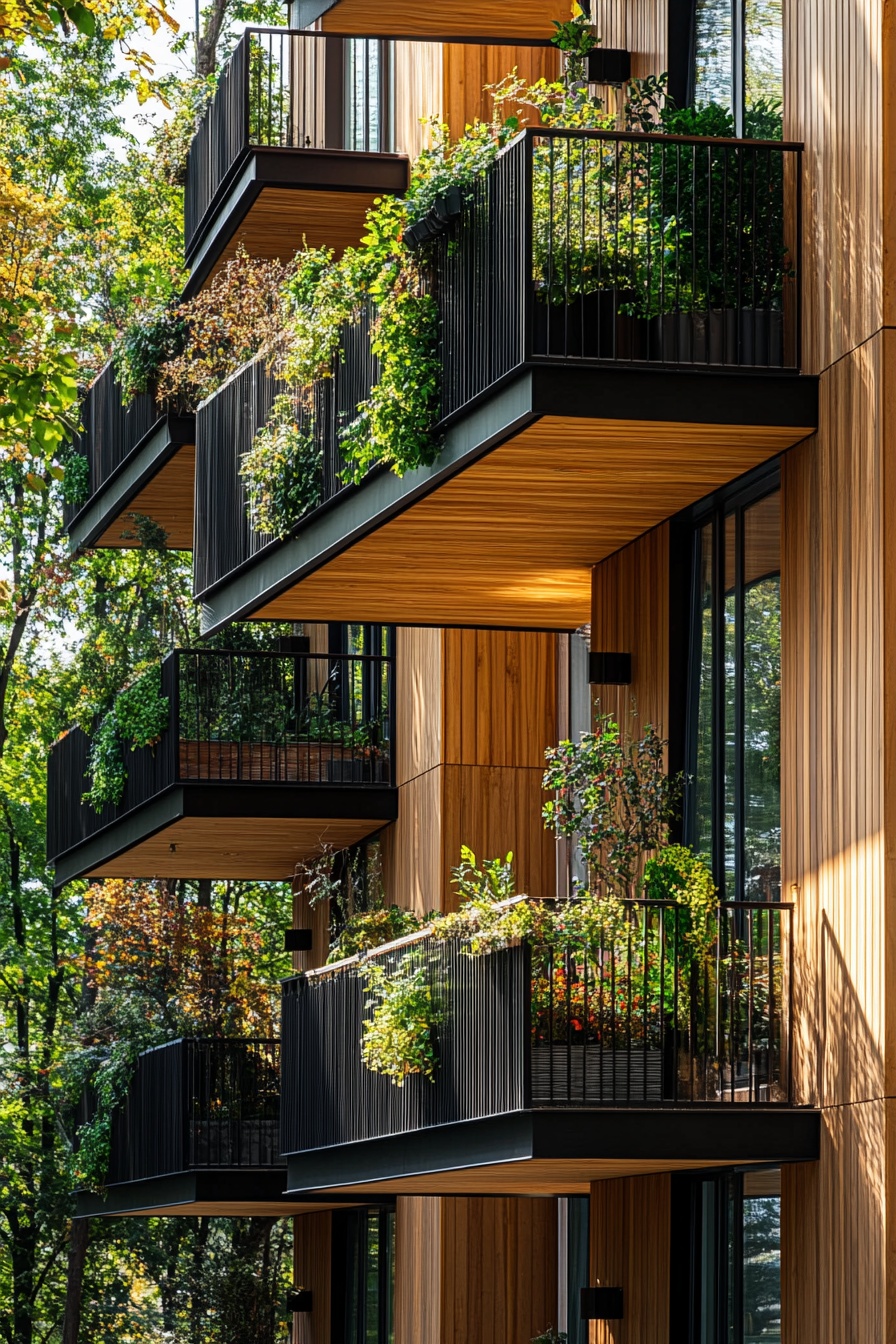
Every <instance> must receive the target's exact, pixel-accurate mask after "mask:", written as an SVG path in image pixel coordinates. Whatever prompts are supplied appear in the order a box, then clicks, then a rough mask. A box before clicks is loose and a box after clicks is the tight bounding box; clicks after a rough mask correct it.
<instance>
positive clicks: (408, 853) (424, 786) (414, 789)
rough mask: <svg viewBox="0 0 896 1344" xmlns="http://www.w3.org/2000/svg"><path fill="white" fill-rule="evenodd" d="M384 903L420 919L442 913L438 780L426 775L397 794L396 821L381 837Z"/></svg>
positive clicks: (432, 773) (439, 776)
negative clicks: (413, 913) (400, 907)
mask: <svg viewBox="0 0 896 1344" xmlns="http://www.w3.org/2000/svg"><path fill="white" fill-rule="evenodd" d="M382 855H383V879H384V883H385V887H386V896H387V899H388V901H389V903H390V904H391V903H394V904H395V905H400V906H402V908H403V909H406V910H416V911H417V913H418V914H420V915H422V914H425V913H426V912H427V911H428V910H438V909H441V890H442V774H441V770H439V769H434V770H428V771H427V772H426V773H425V774H423V775H418V776H417V778H416V779H412V780H410V781H409V782H408V783H407V784H403V785H402V786H401V787H400V788H399V790H398V819H397V821H396V822H395V823H394V825H392V826H389V827H388V828H387V829H386V830H385V831H384V832H383V835H382Z"/></svg>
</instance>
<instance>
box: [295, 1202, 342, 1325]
mask: <svg viewBox="0 0 896 1344" xmlns="http://www.w3.org/2000/svg"><path fill="white" fill-rule="evenodd" d="M332 1225H333V1224H332V1214H330V1213H329V1212H327V1213H306V1214H303V1215H302V1216H301V1217H300V1218H294V1219H293V1275H294V1279H293V1282H294V1283H295V1284H296V1286H297V1287H301V1288H310V1289H311V1291H312V1293H313V1294H314V1299H313V1300H314V1307H313V1310H312V1311H310V1312H302V1313H301V1314H300V1315H297V1316H294V1317H293V1335H292V1344H330V1289H331V1275H332V1263H331V1261H332V1251H331V1247H332Z"/></svg>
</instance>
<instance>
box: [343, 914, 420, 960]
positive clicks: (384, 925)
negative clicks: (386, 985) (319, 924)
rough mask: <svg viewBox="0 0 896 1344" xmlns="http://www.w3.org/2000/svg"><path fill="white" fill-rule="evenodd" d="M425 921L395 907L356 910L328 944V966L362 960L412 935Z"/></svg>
mask: <svg viewBox="0 0 896 1344" xmlns="http://www.w3.org/2000/svg"><path fill="white" fill-rule="evenodd" d="M425 922H426V921H425V920H424V919H422V918H421V917H420V916H419V915H416V914H415V913H414V911H413V910H403V909H402V908H401V907H400V906H398V905H389V906H381V907H379V908H376V909H373V910H358V911H356V912H355V913H354V914H352V915H349V916H348V918H347V919H346V920H345V922H344V924H343V925H342V928H341V929H340V930H339V932H338V934H337V935H336V937H335V939H334V940H333V942H332V943H331V944H330V955H329V956H328V957H327V961H328V962H334V961H343V960H345V958H347V957H354V956H364V955H365V953H367V952H372V951H373V949H374V948H377V947H382V946H383V945H384V944H385V943H392V942H394V941H395V940H396V939H397V938H404V937H405V936H406V935H407V934H409V933H416V932H417V930H418V929H420V928H422V927H423V925H424V924H425Z"/></svg>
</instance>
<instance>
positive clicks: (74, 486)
mask: <svg viewBox="0 0 896 1344" xmlns="http://www.w3.org/2000/svg"><path fill="white" fill-rule="evenodd" d="M60 465H61V468H62V498H63V500H64V501H65V503H66V504H68V505H69V507H70V508H78V507H79V506H80V505H81V504H84V503H86V501H87V500H88V499H89V497H90V463H89V462H88V460H87V458H86V456H85V455H84V453H83V452H79V451H78V450H77V449H76V448H75V447H74V445H73V444H70V445H69V446H68V448H67V449H66V450H65V452H64V453H63V454H62V455H61V460H60Z"/></svg>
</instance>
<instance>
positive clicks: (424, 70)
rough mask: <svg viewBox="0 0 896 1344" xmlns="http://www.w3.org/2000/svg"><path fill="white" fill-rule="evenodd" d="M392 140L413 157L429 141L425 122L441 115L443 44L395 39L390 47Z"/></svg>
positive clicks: (438, 119)
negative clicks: (392, 109) (392, 92)
mask: <svg viewBox="0 0 896 1344" xmlns="http://www.w3.org/2000/svg"><path fill="white" fill-rule="evenodd" d="M392 68H393V80H392V86H393V88H394V90H395V92H394V111H393V116H394V127H393V144H394V146H395V149H396V151H397V153H399V154H407V156H408V158H410V159H412V160H413V159H415V158H416V157H417V155H418V154H419V153H420V151H421V150H422V149H423V148H424V146H425V145H427V144H428V143H429V134H428V131H427V129H426V125H425V123H426V122H427V121H429V119H430V117H435V118H436V120H437V121H440V122H441V121H442V120H443V118H444V110H443V104H442V97H443V95H442V80H443V76H442V47H441V45H440V44H439V43H438V42H396V43H395V44H394V46H393V48H392Z"/></svg>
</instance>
